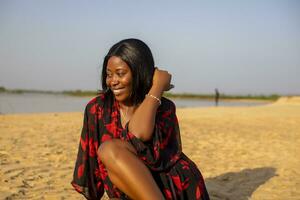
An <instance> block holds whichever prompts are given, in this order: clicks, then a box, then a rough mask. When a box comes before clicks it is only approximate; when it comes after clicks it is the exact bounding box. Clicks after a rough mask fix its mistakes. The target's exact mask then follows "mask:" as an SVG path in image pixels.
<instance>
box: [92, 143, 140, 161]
mask: <svg viewBox="0 0 300 200" xmlns="http://www.w3.org/2000/svg"><path fill="white" fill-rule="evenodd" d="M126 152H131V153H134V154H136V151H135V149H134V148H133V146H132V145H131V144H129V143H128V142H125V141H122V140H120V139H112V140H109V141H106V142H104V143H102V144H101V145H100V147H99V149H98V151H97V155H98V157H99V158H100V160H101V161H102V162H103V164H104V165H105V166H107V165H109V164H110V163H112V164H114V163H115V162H116V161H117V160H119V159H120V156H122V153H126Z"/></svg>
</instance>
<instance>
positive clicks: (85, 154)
mask: <svg viewBox="0 0 300 200" xmlns="http://www.w3.org/2000/svg"><path fill="white" fill-rule="evenodd" d="M92 108H93V107H92ZM94 118H95V116H93V114H91V112H89V105H87V107H86V108H85V112H84V121H83V128H82V132H81V137H80V143H79V147H78V154H77V160H76V164H75V169H74V174H73V181H72V182H71V184H72V186H73V187H74V188H75V190H76V191H78V192H79V193H81V194H83V195H84V196H85V197H86V199H90V200H91V199H93V200H94V199H100V198H101V197H102V196H103V193H104V186H103V181H102V180H101V176H100V169H99V165H98V159H97V149H98V144H99V141H98V140H99V139H98V138H99V137H97V131H96V128H95V126H96V121H97V120H95V119H94Z"/></svg>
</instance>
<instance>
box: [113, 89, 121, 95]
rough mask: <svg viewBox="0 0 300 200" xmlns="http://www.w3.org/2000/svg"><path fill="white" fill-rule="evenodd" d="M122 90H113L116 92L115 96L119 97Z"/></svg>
mask: <svg viewBox="0 0 300 200" xmlns="http://www.w3.org/2000/svg"><path fill="white" fill-rule="evenodd" d="M121 90H122V89H117V90H113V92H114V94H116V95H118V94H120V93H121Z"/></svg>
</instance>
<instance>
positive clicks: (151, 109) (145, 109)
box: [128, 69, 171, 141]
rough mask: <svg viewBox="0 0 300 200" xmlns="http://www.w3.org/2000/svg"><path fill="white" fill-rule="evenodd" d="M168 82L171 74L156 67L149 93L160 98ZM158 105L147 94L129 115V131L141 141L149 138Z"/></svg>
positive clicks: (167, 86)
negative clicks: (131, 114)
mask: <svg viewBox="0 0 300 200" xmlns="http://www.w3.org/2000/svg"><path fill="white" fill-rule="evenodd" d="M170 82H171V74H169V73H168V72H167V71H163V70H159V69H156V70H155V72H154V75H153V84H152V87H151V89H150V91H149V94H151V95H153V96H155V97H157V98H159V99H161V96H162V94H163V92H164V91H166V90H169V88H170ZM158 107H159V101H158V100H157V99H155V98H153V97H151V96H147V97H146V98H145V99H144V101H143V102H142V103H141V104H140V106H139V107H138V108H137V109H136V111H135V112H134V114H133V116H132V117H131V119H130V121H129V126H128V128H129V131H130V132H131V133H133V134H134V135H135V136H136V137H138V138H139V139H141V140H142V141H147V140H150V139H151V137H152V133H153V129H154V124H155V115H156V111H157V108H158Z"/></svg>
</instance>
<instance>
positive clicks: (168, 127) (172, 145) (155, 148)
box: [121, 98, 182, 171]
mask: <svg viewBox="0 0 300 200" xmlns="http://www.w3.org/2000/svg"><path fill="white" fill-rule="evenodd" d="M121 137H122V139H124V140H127V141H128V142H129V143H131V144H132V145H133V146H134V147H135V149H136V150H137V153H138V156H139V158H140V159H141V160H142V161H143V162H144V163H145V164H146V165H147V166H148V167H149V168H150V169H151V170H154V171H162V170H165V169H167V168H169V167H170V166H172V165H173V164H174V163H175V162H176V161H177V160H178V159H179V156H180V154H181V150H182V149H181V140H180V132H179V126H178V121H177V117H176V108H175V104H174V103H173V102H172V101H170V100H167V99H165V98H163V99H162V105H161V106H160V107H159V109H158V111H157V113H156V117H155V127H154V131H153V135H152V139H151V140H149V141H147V142H143V141H141V140H140V139H138V138H137V137H135V135H134V134H133V133H131V132H129V130H128V124H127V125H126V128H125V129H124V130H123V132H122V136H121Z"/></svg>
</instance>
